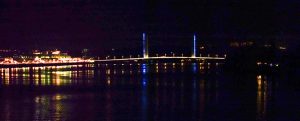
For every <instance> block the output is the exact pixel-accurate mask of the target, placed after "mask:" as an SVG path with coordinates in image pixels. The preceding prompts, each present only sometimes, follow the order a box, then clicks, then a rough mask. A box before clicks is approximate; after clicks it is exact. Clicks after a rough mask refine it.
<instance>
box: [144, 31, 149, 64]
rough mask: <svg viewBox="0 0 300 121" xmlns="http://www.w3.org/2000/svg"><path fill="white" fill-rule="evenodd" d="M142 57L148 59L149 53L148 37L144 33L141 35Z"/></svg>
mask: <svg viewBox="0 0 300 121" xmlns="http://www.w3.org/2000/svg"><path fill="white" fill-rule="evenodd" d="M143 57H144V58H148V57H149V51H148V37H147V35H146V33H143Z"/></svg>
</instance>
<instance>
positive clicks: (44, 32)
mask: <svg viewBox="0 0 300 121" xmlns="http://www.w3.org/2000/svg"><path fill="white" fill-rule="evenodd" d="M299 8H300V1H299V0H272V1H271V0H270V1H268V0H265V1H263V0H252V1H249V2H242V1H240V0H222V1H221V0H220V1H216V0H1V1H0V32H1V34H0V35H1V36H0V42H1V44H0V47H1V48H64V49H82V48H91V49H98V50H102V49H103V50H105V49H110V48H139V47H140V46H141V41H140V40H141V33H142V32H147V33H148V34H149V35H150V37H149V38H150V41H151V43H150V46H152V47H158V46H159V45H160V46H163V45H164V46H169V47H174V48H176V47H179V46H188V45H189V44H186V43H188V42H187V41H189V40H191V38H192V34H193V33H194V32H196V33H197V35H198V36H199V39H200V40H203V41H204V40H206V41H209V42H212V43H219V44H220V43H226V42H227V41H230V40H247V39H251V40H256V41H265V40H276V41H287V42H288V43H296V42H297V40H298V38H299V37H300V36H299V34H300V31H299V30H300V9H299ZM292 45H294V44H292Z"/></svg>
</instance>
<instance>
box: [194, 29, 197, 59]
mask: <svg viewBox="0 0 300 121" xmlns="http://www.w3.org/2000/svg"><path fill="white" fill-rule="evenodd" d="M196 39H197V38H196V34H194V42H193V57H196V55H197V53H196Z"/></svg>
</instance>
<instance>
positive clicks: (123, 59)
mask: <svg viewBox="0 0 300 121" xmlns="http://www.w3.org/2000/svg"><path fill="white" fill-rule="evenodd" d="M155 59H203V60H225V58H224V57H148V58H122V59H105V60H94V61H95V62H109V61H134V60H155Z"/></svg>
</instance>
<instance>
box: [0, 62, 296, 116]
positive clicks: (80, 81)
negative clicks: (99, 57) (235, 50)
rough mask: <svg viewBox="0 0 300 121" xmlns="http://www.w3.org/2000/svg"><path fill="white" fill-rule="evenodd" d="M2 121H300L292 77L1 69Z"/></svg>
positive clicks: (177, 69) (204, 69)
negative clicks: (289, 81)
mask: <svg viewBox="0 0 300 121" xmlns="http://www.w3.org/2000/svg"><path fill="white" fill-rule="evenodd" d="M0 71H1V72H0V77H1V78H0V83H1V86H0V119H1V120H6V121H7V120H16V121H19V120H70V121H75V120H85V121H96V120H99V121H102V120H105V121H112V120H128V121H161V120H163V121H164V120H165V121H245V120H247V121H255V120H258V121H267V120H271V121H297V120H300V104H299V101H300V99H299V96H300V95H299V94H300V93H299V91H298V90H297V89H295V88H294V86H290V85H288V84H287V82H286V81H287V80H289V79H290V78H288V77H287V76H286V75H283V76H281V75H278V74H273V73H271V74H270V73H267V74H264V73H246V74H245V73H243V74H241V73H238V74H237V73H235V74H229V73H226V71H224V70H223V69H222V68H221V67H219V66H216V65H215V64H210V65H207V64H204V65H200V64H192V65H181V64H180V63H175V64H173V63H167V64H164V63H162V64H158V65H155V64H154V65H151V66H147V65H131V66H130V65H123V66H122V65H107V66H105V65H102V66H100V67H99V68H94V67H93V66H91V65H90V66H59V67H36V68H11V69H8V68H7V69H0Z"/></svg>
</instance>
